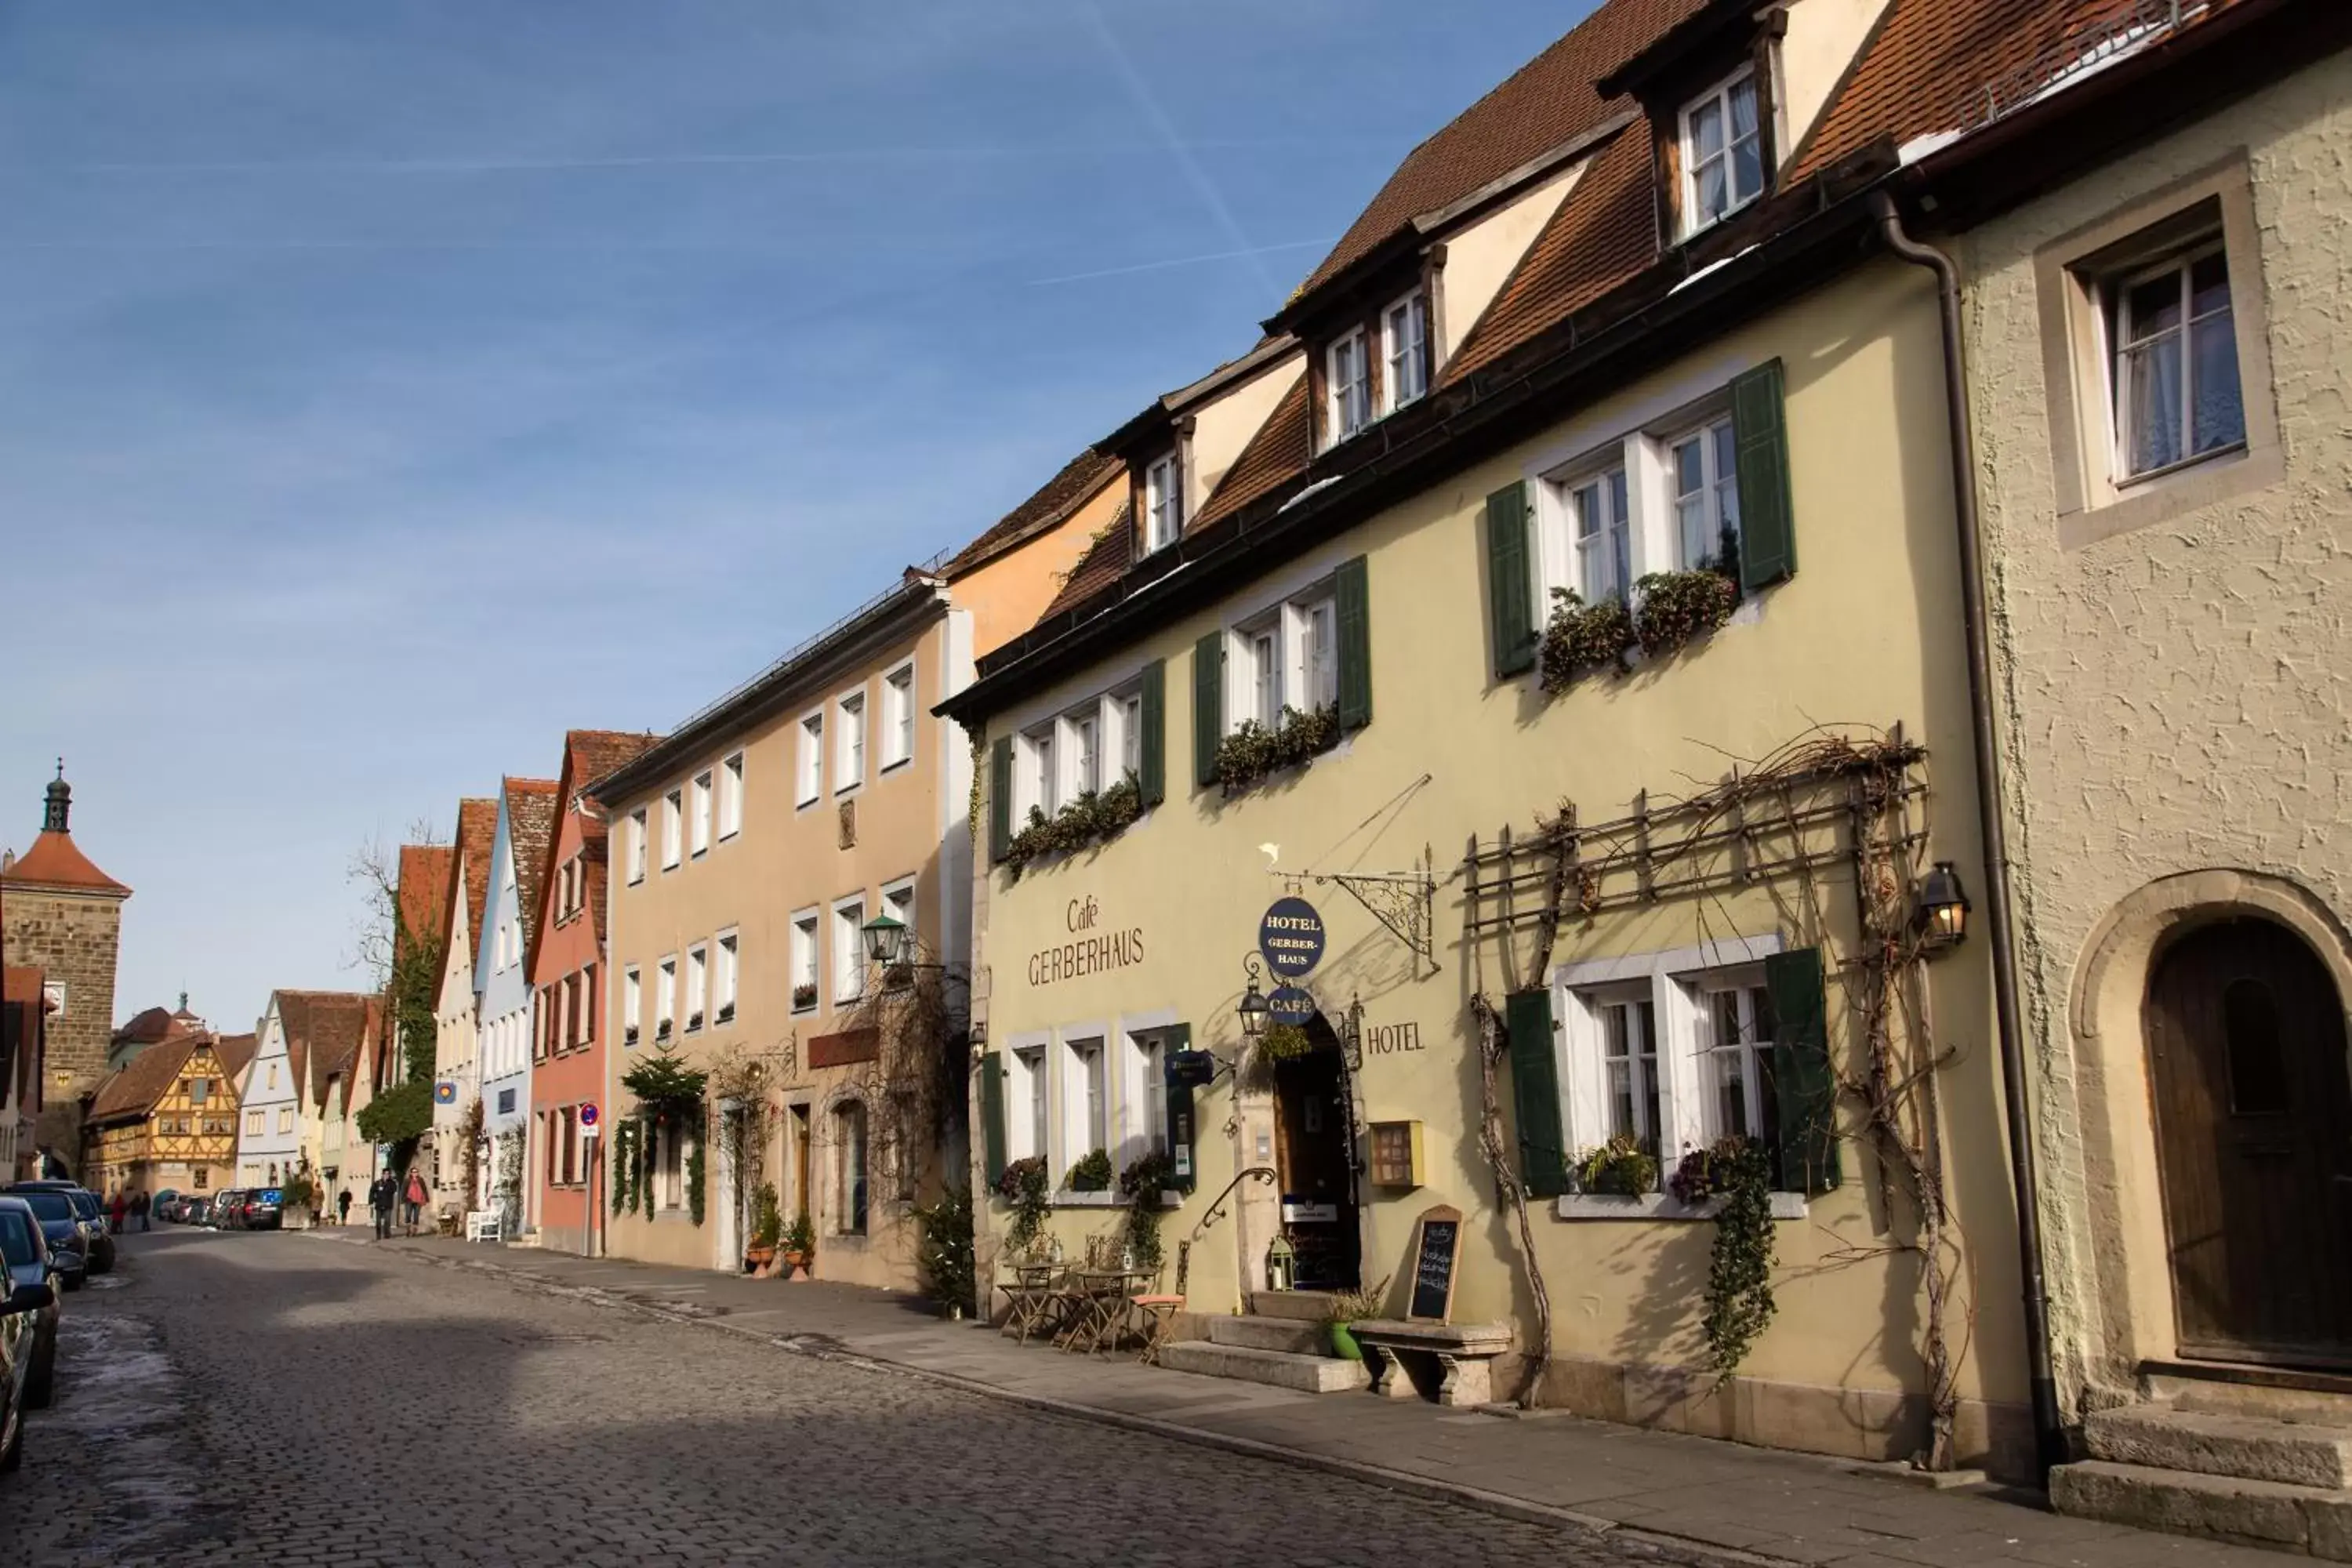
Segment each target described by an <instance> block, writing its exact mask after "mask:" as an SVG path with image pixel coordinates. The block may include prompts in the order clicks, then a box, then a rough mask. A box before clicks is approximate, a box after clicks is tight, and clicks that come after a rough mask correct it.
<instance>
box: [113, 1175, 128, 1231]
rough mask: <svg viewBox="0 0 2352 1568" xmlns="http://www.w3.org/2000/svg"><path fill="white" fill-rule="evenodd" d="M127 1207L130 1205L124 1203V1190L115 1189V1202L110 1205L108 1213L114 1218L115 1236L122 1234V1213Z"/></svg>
mask: <svg viewBox="0 0 2352 1568" xmlns="http://www.w3.org/2000/svg"><path fill="white" fill-rule="evenodd" d="M127 1206H129V1205H127V1204H126V1203H125V1202H124V1201H123V1197H122V1189H121V1187H117V1188H115V1189H114V1198H113V1201H112V1202H111V1203H110V1205H108V1213H109V1214H110V1215H112V1217H113V1221H114V1234H115V1235H117V1236H121V1234H122V1211H123V1209H124V1208H126V1207H127Z"/></svg>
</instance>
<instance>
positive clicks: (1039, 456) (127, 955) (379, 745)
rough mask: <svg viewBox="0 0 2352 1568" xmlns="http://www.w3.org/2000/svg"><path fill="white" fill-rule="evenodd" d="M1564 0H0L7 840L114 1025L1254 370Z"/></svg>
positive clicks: (341, 978) (0, 513)
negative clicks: (1200, 392)
mask: <svg viewBox="0 0 2352 1568" xmlns="http://www.w3.org/2000/svg"><path fill="white" fill-rule="evenodd" d="M1590 9H1591V5H1590V4H1589V3H1588V0H1476V3H1475V4H1473V5H1467V6H1432V5H1427V4H1425V3H1423V0H1190V3H1189V4H1187V5H1179V6H1171V5H1159V4H1147V3H1145V0H859V3H850V0H657V3H655V0H630V3H627V4H617V3H612V0H498V3H497V4H495V5H484V4H482V3H481V0H366V3H364V4H363V3H361V0H334V3H328V0H312V3H310V4H306V5H290V4H287V3H286V0H201V3H193V0H108V3H107V4H106V5H91V4H89V3H88V0H0V214H5V216H0V562H5V565H0V574H5V580H6V582H7V584H8V589H9V592H8V595H7V598H8V606H9V607H8V609H7V610H6V611H5V613H0V845H5V846H9V847H15V848H16V849H17V850H18V851H19V852H21V851H22V850H23V849H24V848H25V847H26V846H27V845H28V844H29V842H30V841H31V839H32V837H33V836H34V834H35V833H36V832H37V831H38V828H39V826H40V810H41V797H42V791H43V789H44V788H45V786H46V785H47V781H48V779H49V777H50V776H51V773H52V772H53V770H54V767H55V759H56V758H58V757H59V756H62V757H63V758H64V759H65V763H66V773H67V776H68V779H69V781H70V782H71V783H72V784H73V788H74V818H73V826H74V837H75V841H76V842H77V843H78V844H79V846H80V847H82V849H83V850H84V852H85V853H87V854H89V856H90V857H91V858H92V859H94V860H95V861H96V862H97V863H98V864H99V865H100V867H102V868H104V869H105V870H107V871H108V872H109V873H110V874H111V875H112V876H114V877H115V878H116V879H119V880H121V881H123V882H126V883H129V884H130V885H131V887H132V888H133V889H135V892H134V895H133V897H132V898H131V900H130V902H129V904H128V905H127V906H126V907H125V910H124V916H123V939H122V950H121V963H120V969H119V973H118V979H117V985H116V994H115V1016H116V1018H117V1020H118V1021H120V1020H122V1019H127V1018H128V1017H129V1016H131V1014H132V1013H134V1012H136V1011H137V1010H138V1009H140V1008H141V1007H143V1006H146V1005H151V1004H154V1003H159V1002H160V1003H163V1004H165V1005H172V1004H173V1002H174V1001H175V1000H176V997H177V994H178V993H179V992H180V991H181V990H182V989H185V990H186V991H187V992H188V993H189V999H190V1005H191V1006H192V1007H193V1008H194V1010H195V1011H196V1012H198V1013H200V1014H202V1015H204V1016H206V1017H207V1018H209V1019H210V1020H212V1021H213V1022H214V1023H215V1025H216V1026H222V1027H225V1028H238V1029H241V1028H246V1027H250V1026H251V1025H250V1020H252V1019H253V1018H255V1017H256V1016H257V1015H258V1014H259V1013H260V1012H261V1010H262V1008H263V1006H264V1005H265V1004H266V1002H267V1000H268V993H269V992H270V990H271V989H273V988H276V987H313V988H322V989H340V988H356V987H359V986H361V985H363V984H366V983H367V981H366V976H365V974H364V973H363V972H362V970H361V969H360V968H358V967H357V964H356V955H357V952H358V943H357V940H356V933H357V930H358V925H359V922H360V920H361V918H362V898H361V889H359V888H358V887H357V886H356V885H354V884H353V882H352V880H351V879H350V878H349V876H348V868H349V865H350V862H351V860H352V857H353V854H354V852H355V851H358V850H360V849H362V847H365V846H367V845H369V844H370V843H375V842H380V843H383V844H394V843H397V842H398V841H400V840H401V839H402V838H403V837H407V836H408V835H409V832H410V830H411V828H412V826H414V825H416V824H420V823H423V824H429V825H430V826H431V828H432V830H433V832H434V833H436V835H437V836H438V837H441V838H443V839H445V840H446V837H448V835H449V832H450V829H451V826H452V819H453V818H454V816H455V815H456V808H457V800H458V799H459V797H460V796H462V795H491V794H494V793H495V792H496V789H497V787H498V781H499V777H500V776H501V775H502V774H509V773H511V774H520V775H528V776H541V777H552V776H553V775H554V774H555V773H556V772H557V770H558V767H559V765H560V763H561V751H562V735H563V731H565V730H566V729H567V728H573V727H584V728H599V729H619V730H639V729H651V730H660V731H666V730H667V729H668V728H669V727H671V726H672V725H674V724H675V723H676V722H677V721H679V720H680V719H682V718H684V717H685V716H686V715H688V714H689V713H691V712H693V711H694V710H697V709H698V708H700V707H701V706H702V705H703V704H704V703H706V702H708V701H709V700H711V699H712V698H714V697H716V696H718V695H719V694H720V693H721V692H722V691H724V690H726V689H728V688H730V687H731V686H733V685H734V684H736V683H737V682H738V681H740V680H741V679H745V678H746V677H748V676H749V675H751V674H752V673H754V672H755V671H756V670H758V669H759V668H761V667H762V666H763V665H765V664H766V663H767V662H769V661H770V660H772V658H775V657H776V656H777V655H778V654H780V653H782V651H783V650H784V649H785V648H786V647H790V646H791V645H792V644H793V643H794V642H796V641H798V640H799V639H800V638H801V637H803V636H805V635H806V634H807V633H809V632H811V631H813V630H814V629H816V628H817V627H819V626H824V625H825V624H827V623H829V622H830V621H832V620H833V619H835V617H836V616H839V615H840V614H841V613H843V612H844V611H845V610H846V609H848V608H850V607H852V606H854V605H856V604H858V603H860V602H862V601H863V600H865V599H866V598H867V597H869V596H870V595H873V594H874V593H875V592H877V590H879V589H880V588H882V587H884V586H887V584H889V583H890V582H891V581H892V580H893V579H894V578H895V576H896V574H898V572H899V570H900V569H902V568H903V567H905V566H907V565H908V564H910V563H915V562H919V561H923V560H927V559H929V558H930V557H932V556H934V555H936V554H937V553H939V552H940V551H942V550H945V549H948V548H950V547H952V546H955V545H958V544H960V543H961V542H964V541H965V540H967V539H969V538H971V536H972V535H974V534H977V533H978V532H980V531H982V529H984V528H986V527H987V526H988V524H989V523H990V522H992V521H994V520H995V519H996V518H997V517H999V516H1001V515H1003V513H1004V512H1005V511H1007V510H1010V509H1011V508H1012V507H1013V506H1014V505H1016V504H1017V503H1018V502H1019V501H1020V500H1022V499H1023V498H1024V496H1026V495H1027V494H1028V493H1029V492H1030V491H1031V490H1033V489H1035V488H1036V487H1037V486H1038V485H1039V484H1041V483H1043V482H1044V481H1045V479H1047V478H1049V477H1051V476H1052V474H1053V473H1054V472H1055V470H1056V469H1057V468H1060V466H1061V465H1062V464H1063V463H1064V462H1065V461H1066V460H1067V459H1068V458H1070V457H1072V456H1073V455H1074V454H1076V452H1077V451H1078V450H1079V449H1080V448H1082V447H1084V446H1085V445H1086V444H1087V442H1089V441H1091V440H1094V439H1096V438H1097V437H1101V436H1104V435H1107V434H1108V433H1109V432H1110V431H1111V430H1113V429H1115V428H1116V427H1117V426H1119V425H1120V424H1121V423H1123V422H1124V421H1125V420H1126V419H1127V417H1128V416H1130V415H1132V414H1134V413H1135V412H1137V411H1138V410H1139V409H1140V408H1142V407H1143V406H1144V405H1146V404H1147V403H1149V402H1150V400H1151V399H1152V398H1153V397H1156V396H1158V395H1160V394H1161V393H1163V392H1166V391H1169V390H1171V389H1172V388H1174V387H1177V386H1181V385H1182V384H1186V383H1188V382H1190V381H1192V380H1193V379H1194V378H1195V377H1197V376H1198V375H1200V374H1202V373H1203V372H1205V371H1207V370H1208V369H1210V368H1211V367H1213V366H1214V365H1215V364H1217V363H1221V362H1223V361H1224V360H1226V359H1229V358H1231V357H1233V356H1234V354H1236V353H1241V352H1243V351H1244V350H1246V349H1247V348H1248V347H1249V346H1250V344H1251V343H1252V342H1254V341H1255V337H1256V335H1257V330H1258V329H1257V323H1258V322H1259V321H1261V320H1263V319H1264V318H1265V317H1266V316H1268V315H1270V314H1271V313H1273V311H1274V310H1276V308H1278V307H1279V306H1280V305H1281V303H1282V302H1283V300H1284V299H1285V298H1286V296H1287V295H1288V294H1289V292H1290V290H1291V289H1292V288H1293V287H1294V286H1295V285H1296V284H1297V281H1298V280H1299V279H1301V278H1303V277H1305V276H1306V275H1307V272H1308V271H1310V270H1311V269H1312V268H1313V266H1314V264H1315V263H1316V261H1318V259H1319V258H1320V257H1321V255H1322V253H1323V251H1324V250H1325V249H1327V248H1328V246H1329V245H1330V244H1331V242H1332V241H1334V240H1336V239H1337V238H1338V237H1339V235H1340V234H1341V232H1343V231H1344V230H1345V229H1346V227H1347V226H1348V224H1349V221H1350V220H1351V219H1352V218H1353V217H1354V216H1355V214H1356V212H1357V211H1358V210H1359V209H1360V207H1361V206H1362V205H1363V204H1364V203H1365V202H1366V201H1367V200H1369V199H1370V196H1371V195H1372V194H1373V193H1374V191H1376V190H1377V189H1378V188H1379V186H1380V184H1381V181H1382V180H1383V179H1384V178H1385V177H1386V176H1387V174H1389V172H1390V171H1391V169H1392V168H1393V167H1394V166H1395V164H1396V163H1397V162H1398V161H1399V160H1400V159H1402V157H1403V155H1404V154H1405V153H1407V152H1408V151H1410V150H1411V148H1412V146H1413V144H1414V143H1416V142H1419V141H1421V140H1422V139H1423V137H1425V136H1427V135H1429V134H1430V133H1431V132H1434V131H1435V130H1436V129H1438V128H1439V127H1440V126H1441V125H1443V124H1444V122H1445V121H1447V120H1449V119H1451V118H1452V117H1453V116H1454V114H1456V113H1458V112H1459V111H1460V110H1462V109H1463V108H1465V106H1467V105H1468V104H1469V103H1470V102H1471V101H1472V100H1475V98H1476V97H1478V96H1479V95H1480V94H1481V93H1483V92H1484V91H1486V89H1488V88H1490V87H1492V86H1493V85H1494V84H1495V83H1496V82H1498V81H1500V80H1501V79H1503V78H1504V77H1506V76H1507V75H1508V74H1509V73H1510V72H1511V71H1513V70H1514V69H1516V68H1517V67H1518V66H1519V65H1520V64H1522V63H1523V62H1524V61H1526V60H1527V59H1528V58H1530V57H1532V56H1533V55H1534V54H1535V53H1536V52H1538V50H1539V49H1541V48H1542V47H1544V46H1545V45H1547V44H1549V42H1550V41H1551V40H1552V39H1554V38H1555V37H1559V35H1560V34H1561V33H1563V32H1565V31H1567V30H1568V29H1569V28H1570V26H1574V24H1575V23H1576V22H1577V21H1578V20H1579V19H1580V18H1581V16H1583V15H1584V13H1585V12H1587V11H1589V10H1590Z"/></svg>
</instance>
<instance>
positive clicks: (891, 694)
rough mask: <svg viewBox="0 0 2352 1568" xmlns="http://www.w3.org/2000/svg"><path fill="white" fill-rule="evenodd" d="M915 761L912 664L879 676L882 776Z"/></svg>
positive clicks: (909, 661)
mask: <svg viewBox="0 0 2352 1568" xmlns="http://www.w3.org/2000/svg"><path fill="white" fill-rule="evenodd" d="M914 760H915V661H914V660H913V659H911V658H910V659H908V660H907V661H906V662H905V663H904V664H901V665H899V666H898V668H895V669H891V670H887V671H885V672H884V674H883V677H882V766H881V769H880V771H881V772H882V773H888V772H890V771H891V770H892V769H893V768H902V767H905V766H906V765H907V764H908V763H911V762H913V761H914Z"/></svg>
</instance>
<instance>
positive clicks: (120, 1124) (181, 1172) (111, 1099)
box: [83, 1030, 253, 1195]
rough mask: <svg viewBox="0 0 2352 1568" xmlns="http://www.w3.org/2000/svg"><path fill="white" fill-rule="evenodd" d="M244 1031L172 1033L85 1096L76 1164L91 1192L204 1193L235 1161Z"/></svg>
mask: <svg viewBox="0 0 2352 1568" xmlns="http://www.w3.org/2000/svg"><path fill="white" fill-rule="evenodd" d="M252 1057H253V1037H252V1036H251V1035H215V1034H209V1033H205V1032H203V1031H194V1030H192V1031H187V1032H175V1033H173V1034H172V1035H169V1036H167V1037H164V1038H163V1039H162V1040H159V1041H157V1042H156V1043H155V1044H154V1045H152V1046H150V1047H147V1049H145V1050H144V1051H142V1052H141V1053H140V1054H139V1055H138V1056H137V1057H135V1058H132V1059H131V1063H130V1065H129V1066H127V1067H124V1068H121V1070H120V1071H118V1072H116V1073H114V1074H112V1075H111V1076H110V1077H109V1078H108V1079H106V1081H105V1082H104V1083H102V1084H100V1086H99V1089H98V1093H97V1094H96V1095H95V1096H94V1097H93V1098H92V1099H91V1101H90V1111H89V1121H88V1123H87V1126H86V1131H85V1133H84V1139H85V1142H84V1152H83V1163H84V1166H85V1169H86V1170H87V1172H88V1176H87V1178H86V1182H87V1184H88V1185H89V1189H90V1190H91V1191H92V1192H95V1193H99V1194H107V1195H111V1194H114V1193H115V1192H118V1191H131V1192H145V1193H150V1194H152V1193H159V1192H163V1191H166V1190H173V1191H179V1192H193V1193H205V1192H211V1191H213V1190H214V1189H215V1188H217V1187H219V1186H222V1185H225V1184H227V1183H228V1181H229V1179H230V1177H231V1175H232V1174H233V1173H234V1172H235V1170H236V1116H237V1081H238V1079H239V1078H240V1076H241V1075H242V1074H243V1072H244V1071H245V1068H246V1064H247V1062H248V1061H250V1060H251V1059H252Z"/></svg>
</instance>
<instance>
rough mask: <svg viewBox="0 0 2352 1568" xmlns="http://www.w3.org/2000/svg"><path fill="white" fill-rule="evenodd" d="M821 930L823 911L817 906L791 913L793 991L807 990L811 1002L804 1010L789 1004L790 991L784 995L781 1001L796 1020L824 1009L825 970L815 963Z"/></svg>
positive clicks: (794, 1004) (822, 933) (820, 941)
mask: <svg viewBox="0 0 2352 1568" xmlns="http://www.w3.org/2000/svg"><path fill="white" fill-rule="evenodd" d="M790 940H791V944H792V954H791V957H792V987H793V991H797V990H799V989H800V988H801V987H802V986H803V985H806V986H808V987H809V989H810V1000H809V1004H808V1005H807V1006H805V1007H803V1006H802V1005H800V1004H799V1003H797V1002H794V1001H793V1000H792V991H787V992H786V993H785V994H784V999H785V1001H786V1002H787V1003H789V1004H790V1005H791V1007H792V1010H793V1014H794V1015H795V1016H800V1015H805V1014H810V1013H814V1012H815V1011H816V1010H817V1009H818V1008H820V1007H822V1006H824V966H823V965H822V964H821V963H818V962H817V960H818V957H819V955H820V953H821V952H823V947H822V942H823V940H824V910H821V909H819V908H818V907H817V906H816V905H814V904H811V905H810V906H809V907H808V908H806V909H804V910H793V930H792V936H791V939H790Z"/></svg>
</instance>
